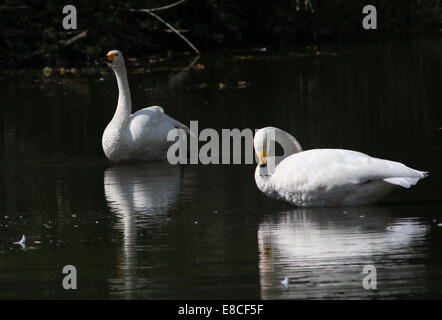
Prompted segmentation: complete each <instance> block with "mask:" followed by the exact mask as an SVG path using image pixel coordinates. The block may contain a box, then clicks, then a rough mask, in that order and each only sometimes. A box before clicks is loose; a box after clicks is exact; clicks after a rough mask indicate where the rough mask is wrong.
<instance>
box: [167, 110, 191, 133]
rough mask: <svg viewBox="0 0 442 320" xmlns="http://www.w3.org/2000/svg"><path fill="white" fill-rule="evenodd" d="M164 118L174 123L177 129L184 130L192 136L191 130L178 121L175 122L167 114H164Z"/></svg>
mask: <svg viewBox="0 0 442 320" xmlns="http://www.w3.org/2000/svg"><path fill="white" fill-rule="evenodd" d="M164 117H165V118H166V119H167V120H168V121H170V122H171V123H172V125H173V126H174V127H175V128H177V129H183V130H184V131H185V132H187V133H189V134H190V129H189V127H188V126H186V125H185V124H183V123H181V122H179V121H178V120H175V119H174V118H172V117H170V116H168V115H167V114H164Z"/></svg>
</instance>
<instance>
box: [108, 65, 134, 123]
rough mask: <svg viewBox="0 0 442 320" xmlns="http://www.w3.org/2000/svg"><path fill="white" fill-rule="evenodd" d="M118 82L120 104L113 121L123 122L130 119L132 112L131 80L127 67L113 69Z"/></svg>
mask: <svg viewBox="0 0 442 320" xmlns="http://www.w3.org/2000/svg"><path fill="white" fill-rule="evenodd" d="M113 70H114V72H115V77H116V78H117V83H118V104H117V110H116V111H115V114H114V117H113V118H112V121H118V122H123V121H124V120H126V119H128V118H129V116H130V114H131V112H132V100H131V98H130V89H129V82H128V81H127V73H126V67H125V66H124V64H123V65H122V66H121V67H117V68H114V69H113Z"/></svg>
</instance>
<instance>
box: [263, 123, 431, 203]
mask: <svg viewBox="0 0 442 320" xmlns="http://www.w3.org/2000/svg"><path fill="white" fill-rule="evenodd" d="M274 142H276V143H278V144H280V145H281V146H282V147H283V149H284V155H283V156H282V157H279V158H278V157H275V156H273V155H270V154H269V153H271V150H270V149H269V148H270V146H271V145H272V143H274ZM254 146H255V151H256V153H257V155H258V159H259V162H260V165H258V166H257V168H256V171H255V181H256V184H257V186H258V188H259V189H260V190H261V191H262V192H264V193H265V194H266V195H268V196H270V197H273V198H277V199H281V200H285V201H288V202H290V203H293V204H295V205H297V206H300V207H323V206H342V205H365V204H371V203H374V202H376V201H378V200H380V199H381V198H383V197H384V196H385V195H386V194H387V193H388V192H389V191H391V190H392V189H393V187H394V186H401V187H405V188H409V187H411V186H412V185H415V184H416V183H417V182H418V181H419V180H420V179H422V178H424V177H425V176H426V175H427V173H426V172H423V171H418V170H414V169H411V168H409V167H407V166H405V165H404V164H402V163H399V162H394V161H389V160H383V159H378V158H372V157H370V156H368V155H366V154H363V153H360V152H356V151H352V150H343V149H313V150H307V151H302V149H301V147H300V145H299V143H298V142H297V141H296V139H295V138H293V137H292V136H291V135H289V134H288V133H286V132H284V131H282V130H280V129H277V128H272V127H267V128H263V129H260V130H258V131H257V133H256V135H255V138H254Z"/></svg>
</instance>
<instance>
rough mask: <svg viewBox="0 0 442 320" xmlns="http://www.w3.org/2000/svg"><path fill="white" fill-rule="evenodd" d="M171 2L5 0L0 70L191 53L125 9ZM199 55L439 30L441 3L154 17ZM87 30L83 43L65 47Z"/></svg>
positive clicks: (221, 6)
mask: <svg viewBox="0 0 442 320" xmlns="http://www.w3.org/2000/svg"><path fill="white" fill-rule="evenodd" d="M172 2H173V1H164V0H161V1H160V0H157V1H146V0H145V1H142V0H128V1H117V0H100V1H86V0H75V1H57V0H47V1H39V0H30V1H18V0H3V1H2V2H0V64H2V65H7V66H26V65H38V66H43V65H53V66H56V65H73V64H74V65H77V64H88V63H91V62H93V61H95V60H96V59H97V57H99V56H101V55H102V54H103V52H105V51H107V50H109V49H113V48H119V49H121V50H124V51H125V52H128V53H129V54H130V55H132V56H137V55H146V54H147V53H165V52H168V51H178V52H179V51H188V50H189V47H188V46H187V45H186V44H185V43H184V42H183V41H181V40H180V39H179V38H178V37H177V36H176V35H175V34H173V33H171V32H167V27H166V26H165V25H164V24H162V23H161V22H159V21H158V20H156V19H154V18H153V17H151V16H150V15H148V14H147V13H143V12H131V11H129V9H140V8H155V7H160V6H164V5H167V4H170V3H172ZM67 4H73V5H75V6H76V8H77V10H78V12H77V13H78V29H77V30H72V31H67V30H64V29H63V28H62V20H63V17H64V16H65V15H64V14H63V13H62V8H63V6H65V5H67ZM367 4H373V5H375V6H376V8H377V11H378V30H376V31H370V32H367V31H365V30H364V29H363V28H362V27H361V21H362V18H363V14H362V8H363V7H364V6H365V5H367ZM157 14H158V15H160V16H161V17H162V18H164V19H165V20H166V21H168V22H169V23H171V24H172V25H173V26H174V27H176V28H177V29H180V30H185V33H183V34H184V35H185V36H186V37H188V38H189V39H190V40H191V41H192V42H193V43H194V44H195V45H196V46H197V47H198V48H199V49H200V50H202V51H219V50H223V49H228V48H233V49H238V48H247V47H252V46H272V47H275V48H287V47H290V46H293V45H296V44H299V43H303V42H315V43H316V42H322V41H327V40H329V39H350V38H356V37H369V36H372V35H373V34H374V33H375V34H377V35H379V33H382V34H392V33H400V34H409V33H415V32H440V28H441V17H442V9H441V4H440V1H439V0H377V1H370V0H351V1H350V0H328V1H319V0H280V1H268V0H254V1H251V0H241V1H238V0H187V1H186V2H184V3H182V4H180V5H178V6H176V7H173V8H171V9H168V10H163V11H159V12H157ZM84 30H87V31H88V34H87V37H85V38H83V39H81V40H79V41H76V42H74V43H73V44H72V45H70V46H67V47H64V46H63V43H64V42H65V41H66V40H68V39H70V38H72V37H74V36H75V35H77V34H78V33H80V32H82V31H84Z"/></svg>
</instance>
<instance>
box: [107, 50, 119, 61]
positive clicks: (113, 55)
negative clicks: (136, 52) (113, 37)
mask: <svg viewBox="0 0 442 320" xmlns="http://www.w3.org/2000/svg"><path fill="white" fill-rule="evenodd" d="M117 55H118V53H112V52H109V53H108V54H107V55H106V58H105V60H106V62H114V59H115V57H116V56H117Z"/></svg>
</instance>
